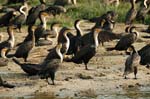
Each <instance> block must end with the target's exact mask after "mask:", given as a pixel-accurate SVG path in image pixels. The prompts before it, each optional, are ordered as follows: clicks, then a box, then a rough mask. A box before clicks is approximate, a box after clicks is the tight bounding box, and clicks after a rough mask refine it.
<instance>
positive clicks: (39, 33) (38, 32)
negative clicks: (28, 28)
mask: <svg viewBox="0 0 150 99" xmlns="http://www.w3.org/2000/svg"><path fill="white" fill-rule="evenodd" d="M39 17H40V21H41V24H40V25H39V26H38V27H37V28H36V29H35V33H34V34H35V42H38V41H39V40H40V38H45V39H46V37H47V36H48V35H49V33H48V32H46V30H47V29H46V28H47V18H48V17H49V15H48V14H47V13H45V12H43V13H40V14H39Z"/></svg>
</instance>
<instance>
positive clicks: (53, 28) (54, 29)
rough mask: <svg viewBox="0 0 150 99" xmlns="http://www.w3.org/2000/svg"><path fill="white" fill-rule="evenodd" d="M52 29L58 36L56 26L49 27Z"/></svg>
mask: <svg viewBox="0 0 150 99" xmlns="http://www.w3.org/2000/svg"><path fill="white" fill-rule="evenodd" d="M51 29H52V31H54V32H55V33H56V38H57V37H58V27H56V26H54V27H52V28H51Z"/></svg>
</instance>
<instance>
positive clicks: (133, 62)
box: [123, 46, 140, 79]
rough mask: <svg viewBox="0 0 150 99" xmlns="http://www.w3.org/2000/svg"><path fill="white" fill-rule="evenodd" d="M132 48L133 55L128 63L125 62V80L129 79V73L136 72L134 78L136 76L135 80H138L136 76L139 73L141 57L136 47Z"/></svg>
mask: <svg viewBox="0 0 150 99" xmlns="http://www.w3.org/2000/svg"><path fill="white" fill-rule="evenodd" d="M130 48H131V49H132V53H131V55H130V56H129V57H128V58H127V59H126V62H125V70H124V74H123V75H124V76H125V79H127V77H126V76H127V75H128V74H129V73H132V72H134V76H135V79H137V78H136V74H137V72H138V68H137V67H138V65H139V62H140V56H139V54H138V52H137V51H136V50H135V48H134V46H130Z"/></svg>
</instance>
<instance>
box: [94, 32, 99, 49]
mask: <svg viewBox="0 0 150 99" xmlns="http://www.w3.org/2000/svg"><path fill="white" fill-rule="evenodd" d="M98 34H99V33H97V32H96V31H94V43H95V47H96V49H97V47H98V45H99V42H98Z"/></svg>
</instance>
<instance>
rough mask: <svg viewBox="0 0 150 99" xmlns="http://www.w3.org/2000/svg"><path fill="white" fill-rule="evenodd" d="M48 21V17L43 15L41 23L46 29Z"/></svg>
mask: <svg viewBox="0 0 150 99" xmlns="http://www.w3.org/2000/svg"><path fill="white" fill-rule="evenodd" d="M46 23H47V21H46V17H44V16H41V24H42V27H43V28H44V29H45V30H46V26H47V24H46Z"/></svg>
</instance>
